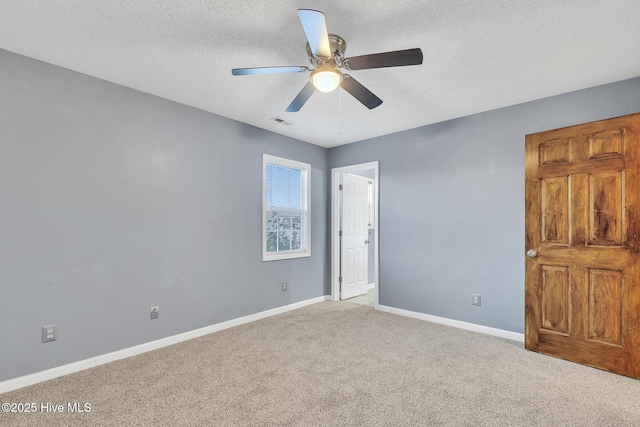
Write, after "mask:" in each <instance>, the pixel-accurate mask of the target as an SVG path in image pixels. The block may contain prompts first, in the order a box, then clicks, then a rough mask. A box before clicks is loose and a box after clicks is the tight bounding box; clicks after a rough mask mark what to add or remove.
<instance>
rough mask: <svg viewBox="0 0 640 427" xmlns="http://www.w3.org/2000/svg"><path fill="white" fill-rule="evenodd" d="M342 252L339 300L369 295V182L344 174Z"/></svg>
mask: <svg viewBox="0 0 640 427" xmlns="http://www.w3.org/2000/svg"><path fill="white" fill-rule="evenodd" d="M341 193H342V221H341V222H342V248H341V262H340V266H341V277H342V282H341V290H340V299H347V298H352V297H355V296H358V295H362V294H366V293H367V290H368V285H369V280H368V279H369V278H368V277H367V276H368V257H369V252H368V250H367V244H368V243H369V242H368V240H367V238H368V233H367V231H368V227H367V212H368V209H369V180H368V179H367V178H363V177H361V176H355V175H349V174H345V175H343V177H342V192H341Z"/></svg>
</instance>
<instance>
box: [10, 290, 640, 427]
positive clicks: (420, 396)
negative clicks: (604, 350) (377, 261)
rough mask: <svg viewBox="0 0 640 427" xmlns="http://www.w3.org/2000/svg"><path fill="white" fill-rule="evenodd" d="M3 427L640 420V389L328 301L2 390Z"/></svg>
mask: <svg viewBox="0 0 640 427" xmlns="http://www.w3.org/2000/svg"><path fill="white" fill-rule="evenodd" d="M0 402H37V403H38V404H40V403H41V402H52V403H56V404H63V405H65V406H66V404H67V402H89V403H91V412H89V413H83V414H71V413H66V412H65V413H61V414H51V413H42V412H39V413H35V414H4V413H0V425H2V426H130V425H137V426H182V425H186V426H545V427H549V426H598V427H601V426H639V425H640V381H638V380H634V379H630V378H626V377H622V376H619V375H615V374H611V373H608V372H604V371H600V370H597V369H593V368H588V367H585V366H581V365H577V364H574V363H570V362H566V361H563V360H559V359H555V358H552V357H548V356H543V355H539V354H536V353H531V352H528V351H526V350H524V349H523V348H522V344H521V343H516V342H513V341H509V340H505V339H500V338H495V337H491V336H486V335H482V334H478V333H473V332H469V331H464V330H460V329H455V328H449V327H446V326H441V325H437V324H432V323H428V322H423V321H420V320H415V319H410V318H405V317H400V316H396V315H392V314H388V313H382V312H377V311H375V310H373V309H372V308H370V307H366V306H362V305H356V304H350V303H346V302H323V303H320V304H315V305H313V306H309V307H305V308H301V309H298V310H295V311H292V312H288V313H285V314H281V315H278V316H274V317H271V318H268V319H264V320H260V321H257V322H254V323H250V324H246V325H242V326H238V327H235V328H232V329H228V330H225V331H221V332H218V333H215V334H211V335H207V336H205V337H202V338H198V339H194V340H191V341H187V342H184V343H181V344H177V345H174V346H171V347H166V348H163V349H160V350H156V351H153V352H150V353H146V354H142V355H139V356H135V357H132V358H129V359H125V360H120V361H117V362H114V363H111V364H108V365H103V366H98V367H96V368H92V369H89V370H86V371H83V372H78V373H76V374H72V375H68V376H66V377H63V378H58V379H55V380H51V381H48V382H45V383H41V384H37V385H34V386H31V387H27V388H23V389H21V390H16V391H14V392H10V393H5V394H3V395H0Z"/></svg>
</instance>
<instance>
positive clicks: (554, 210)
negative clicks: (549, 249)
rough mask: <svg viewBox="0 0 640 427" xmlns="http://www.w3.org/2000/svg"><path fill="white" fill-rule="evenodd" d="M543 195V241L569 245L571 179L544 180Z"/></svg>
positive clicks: (542, 183) (542, 182) (542, 181)
mask: <svg viewBox="0 0 640 427" xmlns="http://www.w3.org/2000/svg"><path fill="white" fill-rule="evenodd" d="M540 186H541V189H540V192H541V195H542V200H541V201H542V204H541V207H540V209H541V210H542V218H541V219H542V241H543V242H545V243H564V244H568V243H569V178H568V177H558V178H543V179H541V180H540Z"/></svg>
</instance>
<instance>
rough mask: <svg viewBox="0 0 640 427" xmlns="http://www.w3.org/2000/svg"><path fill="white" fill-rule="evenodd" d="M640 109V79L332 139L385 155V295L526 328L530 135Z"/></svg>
mask: <svg viewBox="0 0 640 427" xmlns="http://www.w3.org/2000/svg"><path fill="white" fill-rule="evenodd" d="M461 102H462V100H461ZM384 105H385V104H383V106H382V107H381V108H385V107H384ZM638 111H640V78H637V79H633V80H627V81H623V82H619V83H615V84H610V85H605V86H599V87H596V88H591V89H587V90H583V91H578V92H573V93H569V94H564V95H560V96H556V97H552V98H546V99H542V100H538V101H534V102H529V103H526V104H521V105H516V106H513V107H508V108H504V109H500V110H495V111H490V112H487V113H482V114H477V115H473V116H469V117H464V118H461V119H457V120H451V121H447V122H444V123H439V124H435V125H432V126H425V127H421V128H418V129H413V130H409V131H405V132H401V133H397V134H393V135H388V136H384V137H380V138H375V139H371V140H368V141H364V142H359V143H355V144H349V145H344V146H341V147H336V148H332V149H331V150H330V151H329V163H330V166H331V167H341V166H346V165H351V164H357V163H363V162H370V161H374V160H379V161H380V182H379V184H380V230H379V238H380V241H379V245H380V282H379V283H378V286H379V287H380V304H382V305H387V306H391V307H396V308H401V309H406V310H411V311H415V312H419V313H427V314H431V315H435V316H441V317H446V318H450V319H456V320H461V321H465V322H471V323H476V324H481V325H486V326H490V327H495V328H500V329H505V330H510V331H515V332H523V329H524V310H523V306H524V255H523V254H524V137H525V135H526V134H529V133H534V132H539V131H543V130H548V129H555V128H559V127H564V126H568V125H573V124H579V123H584V122H589V121H594V120H600V119H605V118H610V117H615V116H620V115H624V114H631V113H635V112H638ZM472 293H480V294H482V306H481V307H475V306H472V305H471V294H472Z"/></svg>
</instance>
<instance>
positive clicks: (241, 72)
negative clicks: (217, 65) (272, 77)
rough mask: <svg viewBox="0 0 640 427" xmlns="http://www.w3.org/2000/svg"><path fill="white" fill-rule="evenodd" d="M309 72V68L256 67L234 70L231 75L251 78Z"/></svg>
mask: <svg viewBox="0 0 640 427" xmlns="http://www.w3.org/2000/svg"><path fill="white" fill-rule="evenodd" d="M306 71H309V68H307V67H254V68H234V69H233V70H231V74H233V75H234V76H251V75H256V74H278V73H304V72H306Z"/></svg>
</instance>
